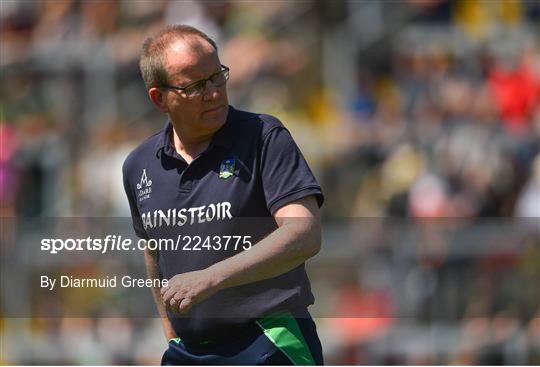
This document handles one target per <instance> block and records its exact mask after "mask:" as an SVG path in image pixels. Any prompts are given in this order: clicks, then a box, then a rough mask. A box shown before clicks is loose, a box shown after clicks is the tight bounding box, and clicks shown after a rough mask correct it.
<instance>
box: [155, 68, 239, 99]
mask: <svg viewBox="0 0 540 367" xmlns="http://www.w3.org/2000/svg"><path fill="white" fill-rule="evenodd" d="M227 80H229V68H228V67H227V66H225V65H221V70H220V71H218V72H217V73H214V74H212V75H210V76H209V77H208V78H206V79H201V80H198V81H196V82H193V83H191V84H188V85H186V86H185V87H180V86H176V85H164V86H163V88H167V89H175V90H179V91H181V92H182V93H183V94H184V95H185V96H186V97H198V96H200V95H201V94H203V93H204V91H205V89H206V82H207V81H211V82H212V84H214V85H215V86H216V87H220V86H222V85H223V84H225V83H226V82H227Z"/></svg>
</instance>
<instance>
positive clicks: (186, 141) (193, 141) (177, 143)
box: [170, 126, 215, 164]
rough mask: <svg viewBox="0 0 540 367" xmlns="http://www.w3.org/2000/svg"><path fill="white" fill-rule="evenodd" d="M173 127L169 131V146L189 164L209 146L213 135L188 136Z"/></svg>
mask: <svg viewBox="0 0 540 367" xmlns="http://www.w3.org/2000/svg"><path fill="white" fill-rule="evenodd" d="M179 130H180V129H178V130H177V129H176V128H174V126H173V129H172V130H171V140H170V141H171V144H172V145H173V147H174V149H175V150H176V152H177V153H178V154H180V156H181V157H182V158H184V159H185V160H186V162H187V163H188V164H189V163H191V161H192V160H194V159H195V158H196V157H197V156H198V155H199V154H201V153H202V152H204V151H205V150H206V148H208V146H209V145H210V142H211V141H212V137H213V136H214V134H215V133H211V134H204V135H202V134H201V135H197V136H190V134H188V133H187V132H184V131H181V130H180V131H179Z"/></svg>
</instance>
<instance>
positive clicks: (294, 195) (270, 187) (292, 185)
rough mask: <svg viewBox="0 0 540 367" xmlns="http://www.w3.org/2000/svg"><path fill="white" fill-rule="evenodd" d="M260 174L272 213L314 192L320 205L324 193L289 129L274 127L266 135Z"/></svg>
mask: <svg viewBox="0 0 540 367" xmlns="http://www.w3.org/2000/svg"><path fill="white" fill-rule="evenodd" d="M260 165H261V166H260V169H261V177H262V185H263V189H264V195H265V198H266V203H267V207H268V210H269V211H270V213H272V215H273V214H274V213H275V212H276V211H277V210H278V209H279V208H280V207H282V206H284V205H286V204H288V203H291V202H293V201H296V200H298V199H301V198H303V197H306V196H309V195H315V197H316V198H317V203H318V205H319V207H321V206H322V204H323V201H324V196H323V193H322V190H321V187H320V186H319V184H318V183H317V180H316V179H315V177H314V176H313V173H312V172H311V169H310V168H309V166H308V164H307V162H306V160H305V159H304V157H303V155H302V153H301V152H300V149H299V148H298V146H297V145H296V143H295V142H294V140H293V138H292V136H291V134H290V133H289V131H288V130H287V129H286V128H284V127H281V126H280V127H275V128H273V129H272V130H270V131H269V132H267V133H266V135H265V136H263V140H262V150H261V163H260Z"/></svg>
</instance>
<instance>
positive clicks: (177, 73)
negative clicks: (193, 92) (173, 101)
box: [170, 66, 221, 85]
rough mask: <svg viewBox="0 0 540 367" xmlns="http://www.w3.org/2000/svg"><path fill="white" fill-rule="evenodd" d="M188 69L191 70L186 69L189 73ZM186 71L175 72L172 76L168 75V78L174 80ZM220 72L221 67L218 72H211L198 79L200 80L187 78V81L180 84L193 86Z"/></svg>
mask: <svg viewBox="0 0 540 367" xmlns="http://www.w3.org/2000/svg"><path fill="white" fill-rule="evenodd" d="M189 69H192V68H188V69H186V70H187V71H189ZM186 70H182V71H179V72H176V73H174V74H170V77H171V78H174V77H175V76H178V75H180V74H182V73H184V72H185V71H186ZM220 71H221V66H220V68H219V69H218V70H216V71H213V72H212V73H210V74H208V75H207V76H204V77H200V78H189V80H188V81H185V82H180V83H182V84H183V85H190V84H193V83H197V82H200V81H201V80H204V79H206V78H209V77H210V76H212V75H214V74H216V73H219V72H220Z"/></svg>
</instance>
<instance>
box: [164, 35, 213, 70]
mask: <svg viewBox="0 0 540 367" xmlns="http://www.w3.org/2000/svg"><path fill="white" fill-rule="evenodd" d="M165 62H166V65H167V70H168V72H169V74H170V75H176V74H191V73H198V72H205V71H206V69H208V70H210V69H212V70H213V69H214V68H215V65H214V64H217V65H218V66H219V58H218V56H217V52H216V50H215V49H214V48H213V47H212V45H210V44H209V43H208V42H206V41H205V40H200V39H198V38H195V37H191V38H183V39H178V40H175V41H174V42H173V43H171V45H170V46H169V47H168V48H167V50H166V51H165Z"/></svg>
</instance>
